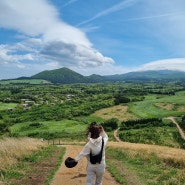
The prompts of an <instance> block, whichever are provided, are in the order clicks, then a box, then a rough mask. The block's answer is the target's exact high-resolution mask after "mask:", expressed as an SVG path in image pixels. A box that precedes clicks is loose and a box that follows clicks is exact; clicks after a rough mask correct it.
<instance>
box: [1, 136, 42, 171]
mask: <svg viewBox="0 0 185 185" xmlns="http://www.w3.org/2000/svg"><path fill="white" fill-rule="evenodd" d="M44 145H45V143H44V142H41V141H40V140H39V139H32V138H21V139H17V138H4V139H2V140H1V142H0V164H1V165H0V171H1V170H5V169H8V168H9V167H10V166H11V165H14V164H16V163H17V162H18V160H19V159H20V158H21V157H23V156H24V155H29V154H31V153H33V152H34V151H36V150H38V149H40V148H41V147H43V146H44Z"/></svg>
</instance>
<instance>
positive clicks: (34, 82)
mask: <svg viewBox="0 0 185 185" xmlns="http://www.w3.org/2000/svg"><path fill="white" fill-rule="evenodd" d="M46 83H48V82H47V81H46V80H40V79H30V80H1V81H0V84H2V85H8V84H32V85H40V84H46Z"/></svg>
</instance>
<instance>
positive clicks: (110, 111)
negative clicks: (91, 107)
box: [93, 105, 137, 121]
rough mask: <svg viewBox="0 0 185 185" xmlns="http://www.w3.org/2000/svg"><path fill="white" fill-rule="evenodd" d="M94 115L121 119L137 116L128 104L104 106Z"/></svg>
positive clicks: (125, 119)
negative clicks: (130, 111) (131, 111)
mask: <svg viewBox="0 0 185 185" xmlns="http://www.w3.org/2000/svg"><path fill="white" fill-rule="evenodd" d="M93 115H94V116H98V117H101V118H103V119H111V118H117V119H118V120H120V121H127V120H128V119H129V120H130V119H136V118H137V117H136V116H134V115H133V114H131V113H129V111H128V106H123V105H117V106H114V107H109V108H104V109H101V110H98V111H96V112H95V113H94V114H93Z"/></svg>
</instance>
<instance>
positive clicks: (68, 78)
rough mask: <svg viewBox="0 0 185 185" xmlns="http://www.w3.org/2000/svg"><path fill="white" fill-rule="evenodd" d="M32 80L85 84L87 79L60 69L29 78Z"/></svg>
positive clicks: (68, 70) (66, 69)
mask: <svg viewBox="0 0 185 185" xmlns="http://www.w3.org/2000/svg"><path fill="white" fill-rule="evenodd" d="M31 78H32V79H43V80H47V81H50V82H52V83H62V84H68V83H87V82H88V79H87V78H86V77H84V76H83V75H80V74H78V73H76V72H74V71H72V70H70V69H68V68H60V69H55V70H50V71H48V70H47V71H43V72H40V73H38V74H36V75H33V76H31Z"/></svg>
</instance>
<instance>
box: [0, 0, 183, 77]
mask: <svg viewBox="0 0 185 185" xmlns="http://www.w3.org/2000/svg"><path fill="white" fill-rule="evenodd" d="M61 67H68V68H70V69H72V70H74V71H76V72H78V73H80V74H83V75H86V76H88V75H91V74H100V75H110V74H123V73H126V72H130V71H141V70H160V69H169V70H182V71H185V1H184V0H175V1H174V0H160V1H158V0H61V1H59V0H26V1H25V0H16V1H15V0H0V79H8V78H16V77H20V76H31V75H34V74H36V73H38V72H41V71H44V70H52V69H57V68H61Z"/></svg>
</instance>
